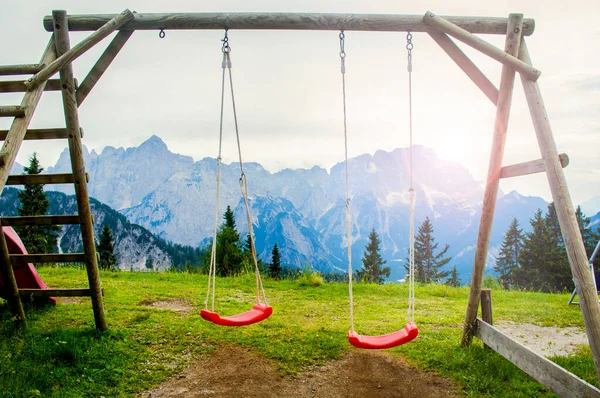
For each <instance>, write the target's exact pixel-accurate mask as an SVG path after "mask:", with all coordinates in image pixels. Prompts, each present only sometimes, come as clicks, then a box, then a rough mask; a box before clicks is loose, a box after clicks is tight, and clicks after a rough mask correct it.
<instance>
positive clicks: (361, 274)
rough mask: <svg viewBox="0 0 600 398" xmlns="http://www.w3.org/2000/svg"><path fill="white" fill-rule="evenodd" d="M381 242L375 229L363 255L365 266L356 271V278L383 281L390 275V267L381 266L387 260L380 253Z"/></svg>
mask: <svg viewBox="0 0 600 398" xmlns="http://www.w3.org/2000/svg"><path fill="white" fill-rule="evenodd" d="M380 243H381V241H380V240H379V236H378V235H377V232H375V229H373V230H372V231H371V233H370V234H369V243H368V244H367V247H366V248H365V253H364V254H363V257H362V263H363V268H362V269H360V270H357V271H356V279H358V280H360V281H363V282H368V283H383V281H384V280H385V278H387V277H389V276H390V267H383V268H382V267H381V266H382V265H384V264H385V263H386V261H385V260H384V259H383V258H381V254H380V253H379V244H380Z"/></svg>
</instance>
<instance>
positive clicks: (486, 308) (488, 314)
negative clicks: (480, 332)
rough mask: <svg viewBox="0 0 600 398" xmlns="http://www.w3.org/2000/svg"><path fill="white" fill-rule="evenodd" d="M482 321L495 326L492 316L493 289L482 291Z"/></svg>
mask: <svg viewBox="0 0 600 398" xmlns="http://www.w3.org/2000/svg"><path fill="white" fill-rule="evenodd" d="M481 319H483V321H484V322H486V323H487V324H489V325H493V324H494V317H493V314H492V289H481Z"/></svg>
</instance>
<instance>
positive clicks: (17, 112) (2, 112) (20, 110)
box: [0, 105, 25, 117]
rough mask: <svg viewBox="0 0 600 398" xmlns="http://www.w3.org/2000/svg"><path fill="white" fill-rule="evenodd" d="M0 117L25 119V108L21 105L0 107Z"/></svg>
mask: <svg viewBox="0 0 600 398" xmlns="http://www.w3.org/2000/svg"><path fill="white" fill-rule="evenodd" d="M0 116H2V117H24V116H25V108H24V107H22V106H19V105H9V106H0Z"/></svg>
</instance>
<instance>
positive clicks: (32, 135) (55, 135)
mask: <svg viewBox="0 0 600 398" xmlns="http://www.w3.org/2000/svg"><path fill="white" fill-rule="evenodd" d="M7 134H8V130H0V141H4V140H5V139H6V135H7ZM62 138H69V133H68V132H67V129H66V128H58V129H30V130H27V133H26V134H25V138H24V139H25V140H56V139H62Z"/></svg>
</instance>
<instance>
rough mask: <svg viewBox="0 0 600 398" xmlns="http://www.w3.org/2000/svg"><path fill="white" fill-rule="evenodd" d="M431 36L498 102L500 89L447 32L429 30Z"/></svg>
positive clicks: (492, 99) (481, 88) (493, 101)
mask: <svg viewBox="0 0 600 398" xmlns="http://www.w3.org/2000/svg"><path fill="white" fill-rule="evenodd" d="M429 36H431V38H432V39H433V40H434V41H435V42H436V43H437V44H438V45H439V46H440V47H441V48H442V50H444V51H445V52H446V54H448V56H449V57H450V58H451V59H452V60H453V61H454V62H455V63H456V65H458V67H459V68H460V69H462V71H463V72H465V74H466V75H467V76H468V77H469V79H471V81H473V83H475V85H476V86H477V87H479V89H480V90H481V91H483V93H484V94H485V95H486V96H487V97H488V98H489V99H490V101H492V103H493V104H494V105H496V104H497V103H498V89H497V88H496V86H494V83H492V82H491V81H490V80H489V79H488V78H487V77H486V76H485V75H484V74H483V72H481V70H479V68H477V66H476V65H475V64H474V63H473V61H471V60H470V59H469V57H467V56H466V55H465V53H464V52H462V50H461V49H460V48H459V47H458V46H457V45H456V44H455V43H454V42H453V41H452V39H450V38H449V37H448V36H447V35H446V34H444V33H439V32H429Z"/></svg>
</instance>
